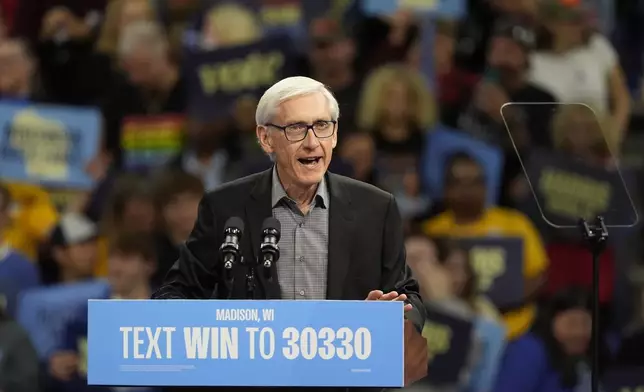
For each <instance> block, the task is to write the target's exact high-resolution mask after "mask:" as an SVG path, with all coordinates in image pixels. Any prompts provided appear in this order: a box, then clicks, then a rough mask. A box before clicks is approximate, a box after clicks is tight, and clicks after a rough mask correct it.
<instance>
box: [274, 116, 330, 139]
mask: <svg viewBox="0 0 644 392" xmlns="http://www.w3.org/2000/svg"><path fill="white" fill-rule="evenodd" d="M319 122H324V123H329V124H332V125H333V132H331V134H330V135H329V136H323V137H320V136H318V134H317V133H315V129H313V127H314V126H315V124H316V123H319ZM294 125H305V126H306V132H304V135H303V136H302V138H301V139H297V140H291V139H289V138H288V132H286V129H287V128H288V127H292V126H294ZM337 125H338V121H337V120H318V121H315V122H314V123H313V124H305V123H293V124H289V125H286V126H280V125H277V124H273V123H266V124H264V126H265V127H273V128H277V129H279V130H280V131H282V132H283V133H284V137H285V138H286V140H288V141H289V142H301V141H302V140H304V139H306V137H307V136H308V135H309V131H311V132H313V134H314V135H315V137H317V138H318V139H328V138H330V137H332V136H333V135H335V131H336V126H337Z"/></svg>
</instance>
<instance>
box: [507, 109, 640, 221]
mask: <svg viewBox="0 0 644 392" xmlns="http://www.w3.org/2000/svg"><path fill="white" fill-rule="evenodd" d="M501 115H502V118H503V122H504V124H505V127H506V129H507V131H508V134H509V136H510V140H511V141H512V146H513V148H514V150H515V152H516V154H517V155H518V157H519V162H520V164H521V166H522V169H523V172H524V174H525V179H522V178H519V179H517V181H518V182H517V183H515V184H514V186H516V188H517V189H523V190H524V192H523V194H524V196H525V197H527V198H530V197H533V198H534V200H535V201H536V209H537V210H538V211H535V213H536V214H540V215H541V217H542V218H543V219H544V220H545V221H546V222H547V223H548V224H549V225H550V226H552V227H555V228H573V227H577V226H578V222H579V220H580V219H585V220H588V221H593V220H594V219H595V218H596V217H597V216H602V217H603V218H604V222H605V224H606V226H608V227H632V226H634V225H635V224H636V223H637V222H638V220H639V217H638V213H637V210H636V208H635V206H634V203H633V199H632V197H631V192H629V189H628V184H629V183H632V182H631V181H630V173H629V171H628V170H625V171H621V170H620V168H619V155H618V151H619V144H620V142H621V134H620V130H618V129H616V128H614V126H613V124H612V122H611V121H610V118H609V117H608V116H604V115H602V114H601V112H599V111H596V110H594V109H593V108H592V107H591V106H589V105H587V104H584V103H567V104H564V103H525V102H522V103H507V104H505V105H503V107H502V108H501ZM526 119H531V120H530V122H528V121H526ZM534 119H538V121H534ZM522 182H523V183H522ZM530 192H531V193H532V195H530ZM532 204H533V205H534V204H535V203H532Z"/></svg>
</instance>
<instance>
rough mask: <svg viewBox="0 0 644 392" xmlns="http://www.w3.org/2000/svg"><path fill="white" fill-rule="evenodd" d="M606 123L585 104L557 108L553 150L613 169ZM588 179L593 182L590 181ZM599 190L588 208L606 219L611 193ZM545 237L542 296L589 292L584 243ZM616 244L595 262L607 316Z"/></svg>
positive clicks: (561, 234) (554, 234)
mask: <svg viewBox="0 0 644 392" xmlns="http://www.w3.org/2000/svg"><path fill="white" fill-rule="evenodd" d="M606 122H607V121H606V117H602V116H601V112H597V111H594V110H593V109H592V108H591V107H590V106H587V105H585V104H567V105H559V109H558V110H557V112H556V113H555V115H554V117H553V120H552V141H553V144H554V147H555V149H557V150H558V151H559V152H560V153H562V154H565V155H566V156H568V157H573V159H575V160H577V161H578V162H580V163H581V164H584V165H587V166H588V167H589V168H593V169H595V170H600V171H604V169H608V170H613V168H614V160H613V159H612V155H611V150H612V149H613V148H614V147H615V145H616V144H617V140H616V139H615V138H612V139H610V138H611V136H614V135H610V134H606V135H604V133H603V130H602V129H606V128H605V126H606ZM605 137H606V139H605ZM589 170H590V169H589ZM615 176H617V174H615ZM591 180H593V179H592V178H591ZM593 181H595V180H593ZM570 189H573V188H570ZM601 190H603V191H604V192H605V193H602V192H601V191H596V192H593V195H592V201H595V202H597V203H598V204H597V205H595V206H592V207H596V209H597V210H598V211H597V213H608V214H607V215H606V217H607V218H608V219H609V220H610V219H611V218H612V217H613V216H614V215H610V211H609V210H610V209H611V208H614V207H615V206H612V205H610V206H609V205H606V203H610V197H611V196H609V192H611V191H610V189H608V188H607V187H603V188H601ZM612 193H614V194H615V195H618V194H620V193H621V194H623V191H621V192H620V190H619V189H613V191H612ZM529 197H532V196H531V195H530V196H529ZM613 197H615V196H613ZM601 203H604V205H602V204H601ZM627 208H629V207H628V206H626V205H624V206H620V210H621V211H627ZM624 216H625V218H623V219H624V220H625V219H627V217H626V215H624ZM613 222H614V220H613ZM626 223H627V222H626V221H622V222H620V224H626ZM548 237H550V238H549V241H548V245H547V247H546V250H547V252H548V257H549V258H550V267H549V269H548V279H547V280H546V281H547V285H546V286H545V287H544V291H543V292H544V294H546V295H553V294H554V293H556V292H558V291H560V290H562V289H563V288H566V287H570V286H583V287H586V288H587V289H590V287H591V284H592V283H591V282H592V266H591V264H589V263H588V262H587V253H588V250H587V247H586V244H585V243H583V242H581V241H580V238H579V237H578V235H577V234H576V233H574V234H571V233H567V232H566V231H562V230H551V231H550V232H549V235H548ZM616 239H617V238H616ZM616 245H617V242H615V241H613V242H612V243H610V244H609V246H608V247H607V248H606V250H605V251H604V253H603V254H602V255H601V257H600V260H599V261H600V266H599V267H600V270H601V274H600V282H599V292H600V302H601V304H602V306H603V307H604V308H605V309H606V311H607V312H606V313H605V314H607V315H608V314H610V312H608V311H609V310H610V309H609V306H610V303H611V300H612V298H613V292H614V286H615V273H616V266H615V262H616V260H617V258H616V253H615V252H616ZM627 270H630V268H628V269H624V271H627ZM624 302H627V301H624ZM608 320H609V318H608V317H603V321H604V322H605V324H604V325H606V324H608Z"/></svg>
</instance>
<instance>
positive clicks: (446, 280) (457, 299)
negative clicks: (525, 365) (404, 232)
mask: <svg viewBox="0 0 644 392" xmlns="http://www.w3.org/2000/svg"><path fill="white" fill-rule="evenodd" d="M405 247H406V249H407V261H408V263H409V266H410V268H411V269H412V271H413V274H414V275H415V277H416V278H417V279H418V281H419V284H420V289H421V293H422V295H423V299H424V300H425V301H426V304H427V305H428V306H429V307H434V306H438V307H439V308H441V309H443V310H445V311H448V312H450V313H452V314H455V315H460V316H461V317H460V318H463V319H466V320H470V321H471V322H473V323H474V339H473V341H472V344H471V347H470V349H469V359H468V363H467V364H466V366H465V369H463V370H462V375H461V385H455V386H451V387H450V386H445V385H441V386H440V387H438V386H436V385H433V386H431V385H430V388H431V390H436V391H446V390H457V391H463V390H465V391H470V392H487V391H492V386H493V383H494V380H495V378H496V374H497V371H498V366H499V363H500V361H501V354H502V352H503V347H504V345H505V329H504V328H503V327H502V325H501V323H500V321H499V320H500V315H499V313H498V311H497V310H496V309H495V308H494V305H492V304H491V303H490V302H489V301H488V300H487V299H486V298H485V297H483V296H481V295H479V294H478V293H477V291H476V276H475V275H474V271H473V269H472V267H471V265H470V261H469V256H468V254H467V252H465V251H464V250H462V249H460V248H459V247H458V246H457V245H456V244H455V243H454V242H452V241H451V240H447V239H444V238H439V239H430V238H429V237H427V236H425V235H423V234H417V235H412V236H410V237H409V238H408V239H407V241H406V243H405ZM428 332H429V331H428V330H427V328H425V329H424V330H423V335H424V336H425V337H426V338H427V333H428ZM430 352H431V351H430ZM430 367H431V364H430ZM430 384H431V381H430Z"/></svg>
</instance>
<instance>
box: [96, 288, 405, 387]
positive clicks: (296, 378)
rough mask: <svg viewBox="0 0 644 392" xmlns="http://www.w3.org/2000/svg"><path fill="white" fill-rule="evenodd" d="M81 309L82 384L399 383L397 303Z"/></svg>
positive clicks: (115, 304)
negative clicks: (84, 329) (84, 340)
mask: <svg viewBox="0 0 644 392" xmlns="http://www.w3.org/2000/svg"><path fill="white" fill-rule="evenodd" d="M88 312H89V314H88V319H89V325H88V348H89V349H88V376H87V380H88V384H90V385H128V386H303V387H306V386H321V387H327V386H328V387H401V386H403V375H404V369H403V366H404V359H403V355H404V352H403V304H402V303H401V302H376V301H374V302H367V301H232V300H229V301H222V300H211V301H203V300H201V301H199V300H145V301H122V300H90V301H89V310H88ZM248 374H252V375H253V377H248Z"/></svg>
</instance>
